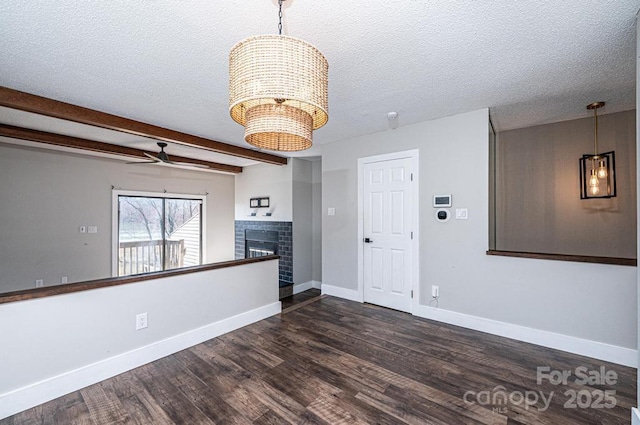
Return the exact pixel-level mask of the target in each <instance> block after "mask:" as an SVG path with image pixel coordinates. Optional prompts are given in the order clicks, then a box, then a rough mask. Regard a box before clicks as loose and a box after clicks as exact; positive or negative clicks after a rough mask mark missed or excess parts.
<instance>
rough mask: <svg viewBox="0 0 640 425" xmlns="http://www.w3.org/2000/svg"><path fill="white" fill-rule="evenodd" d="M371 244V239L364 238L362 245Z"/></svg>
mask: <svg viewBox="0 0 640 425" xmlns="http://www.w3.org/2000/svg"><path fill="white" fill-rule="evenodd" d="M371 242H373V241H372V240H371V239H369V238H364V243H371Z"/></svg>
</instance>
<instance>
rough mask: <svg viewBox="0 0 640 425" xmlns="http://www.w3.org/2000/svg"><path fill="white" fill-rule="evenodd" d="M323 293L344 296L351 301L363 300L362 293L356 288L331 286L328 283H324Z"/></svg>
mask: <svg viewBox="0 0 640 425" xmlns="http://www.w3.org/2000/svg"><path fill="white" fill-rule="evenodd" d="M322 295H331V296H333V297H338V298H344V299H347V300H351V301H356V302H359V303H361V302H363V301H364V300H363V299H362V294H360V293H359V292H358V291H356V290H355V289H345V288H341V287H339V286H331V285H327V284H326V283H323V284H322Z"/></svg>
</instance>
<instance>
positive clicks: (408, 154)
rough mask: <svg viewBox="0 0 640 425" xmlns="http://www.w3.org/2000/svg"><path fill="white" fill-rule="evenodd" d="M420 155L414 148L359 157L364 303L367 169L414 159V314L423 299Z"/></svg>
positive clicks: (360, 287) (360, 268)
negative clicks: (421, 290) (384, 162)
mask: <svg viewBox="0 0 640 425" xmlns="http://www.w3.org/2000/svg"><path fill="white" fill-rule="evenodd" d="M419 153H420V151H419V150H418V149H411V150H406V151H400V152H392V153H387V154H382V155H374V156H367V157H363V158H358V290H357V293H358V301H360V302H364V245H363V243H362V240H363V238H364V166H365V165H366V164H371V163H375V162H383V161H389V160H392V159H404V158H410V159H411V168H412V173H413V183H414V186H413V194H412V199H411V205H410V208H411V217H412V223H411V228H412V231H413V239H412V244H411V250H412V255H411V260H412V263H413V271H412V273H411V290H412V291H413V298H412V300H411V311H410V313H411V314H415V313H416V311H418V304H419V303H418V301H419V300H420V261H419V260H420V252H419V248H420V227H419V222H420V216H419V213H420V175H419V166H420V161H419Z"/></svg>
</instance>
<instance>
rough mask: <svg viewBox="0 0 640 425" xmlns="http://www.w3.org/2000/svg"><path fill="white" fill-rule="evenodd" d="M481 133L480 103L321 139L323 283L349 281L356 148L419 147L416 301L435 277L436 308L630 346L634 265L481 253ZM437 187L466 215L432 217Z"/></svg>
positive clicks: (354, 261) (354, 280)
mask: <svg viewBox="0 0 640 425" xmlns="http://www.w3.org/2000/svg"><path fill="white" fill-rule="evenodd" d="M488 134H489V131H488V110H487V109H481V110H477V111H473V112H469V113H465V114H460V115H455V116H450V117H446V118H441V119H437V120H433V121H427V122H423V123H419V124H415V125H408V126H402V127H400V128H398V129H397V130H387V131H383V132H379V133H375V134H370V135H366V136H362V137H357V138H353V139H350V140H343V141H340V142H336V143H329V144H326V145H323V147H322V148H323V158H322V208H323V211H322V283H323V285H330V286H334V287H337V288H339V289H344V290H347V291H348V290H351V291H354V292H355V291H357V290H358V244H359V243H361V241H359V240H358V237H357V236H358V208H357V202H358V200H357V199H358V191H357V185H358V176H357V161H358V158H361V157H366V156H371V155H378V154H385V153H391V152H397V151H403V150H408V149H419V150H420V168H419V171H420V182H419V183H420V186H419V187H420V189H419V193H420V205H419V210H420V214H419V217H420V223H419V226H420V230H419V232H420V261H419V263H420V282H419V285H418V286H417V287H416V289H417V290H418V292H419V302H420V304H421V305H423V306H424V305H427V304H428V301H429V297H430V290H431V285H439V286H440V302H439V308H440V309H443V310H449V311H451V312H457V313H461V314H465V315H469V316H476V317H480V318H486V319H492V320H496V321H500V322H504V323H507V324H514V325H519V326H523V327H529V328H533V329H538V330H544V331H548V332H553V333H558V334H562V335H568V336H574V337H578V338H583V339H587V340H592V341H597V342H602V343H607V344H611V345H615V346H620V347H625V348H632V349H635V348H636V347H637V327H636V317H637V291H636V286H637V284H636V268H635V267H625V266H614V265H605V264H586V263H572V262H563V261H548V260H533V259H523V258H508V257H494V256H487V255H486V250H487V248H488V243H489V242H488V234H489V231H488V230H489V227H488V222H489V216H488V214H489V212H488V211H489V205H488V199H489V195H488V185H489V178H488V164H489V161H488V150H489V147H488ZM572 165H573V163H572ZM443 193H451V194H452V195H453V209H455V208H468V217H469V219H468V220H455V218H452V219H451V220H449V221H448V222H447V223H440V222H437V221H436V220H435V219H434V208H433V207H432V197H433V195H435V194H443ZM331 207H333V208H335V215H334V216H328V215H327V208H331Z"/></svg>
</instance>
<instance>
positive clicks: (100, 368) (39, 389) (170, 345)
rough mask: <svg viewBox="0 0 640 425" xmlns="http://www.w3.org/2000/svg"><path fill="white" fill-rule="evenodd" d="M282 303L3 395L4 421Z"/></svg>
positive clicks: (264, 313) (251, 320)
mask: <svg viewBox="0 0 640 425" xmlns="http://www.w3.org/2000/svg"><path fill="white" fill-rule="evenodd" d="M281 310H282V308H281V304H280V301H278V302H275V303H272V304H268V305H265V306H263V307H259V308H256V309H254V310H250V311H247V312H245V313H241V314H238V315H236V316H232V317H229V318H227V319H223V320H220V321H219V322H215V323H211V324H209V325H206V326H203V327H201V328H197V329H193V330H190V331H187V332H185V333H182V334H180V335H175V336H172V337H170V338H167V339H164V340H162V341H157V342H155V343H153V344H150V345H146V346H144V347H140V348H137V349H135V350H132V351H129V352H126V353H122V354H119V355H117V356H114V357H110V358H108V359H105V360H102V361H99V362H96V363H93V364H90V365H87V366H84V367H81V368H79V369H75V370H72V371H70V372H67V373H64V374H61V375H58V376H54V377H52V378H48V379H45V380H43V381H40V382H37V383H35V384H31V385H29V386H26V387H23V388H19V389H17V390H14V391H11V392H9V393H5V394H1V395H0V419H3V418H6V417H8V416H11V415H15V414H16V413H19V412H22V411H23V410H26V409H29V408H31V407H34V406H37V405H39V404H42V403H46V402H47V401H50V400H53V399H55V398H57V397H60V396H63V395H65V394H69V393H71V392H73V391H77V390H79V389H81V388H84V387H86V386H89V385H93V384H95V383H97V382H100V381H103V380H105V379H108V378H111V377H113V376H116V375H119V374H121V373H123V372H126V371H128V370H131V369H134V368H136V367H139V366H142V365H144V364H147V363H149V362H152V361H154V360H158V359H160V358H162V357H165V356H168V355H170V354H173V353H177V352H178V351H181V350H184V349H185V348H189V347H192V346H194V345H197V344H200V343H201V342H204V341H207V340H209V339H211V338H215V337H217V336H220V335H223V334H225V333H227V332H231V331H233V330H235V329H239V328H241V327H243V326H247V325H250V324H251V323H255V322H257V321H260V320H262V319H266V318H267V317H271V316H273V315H276V314H279V313H280V312H281Z"/></svg>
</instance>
